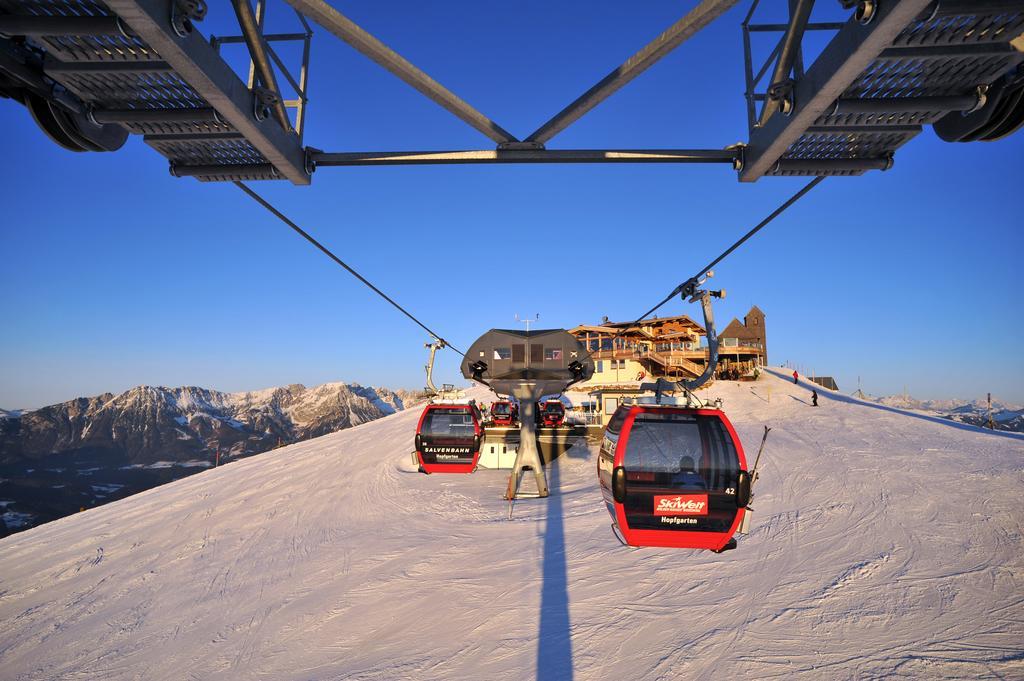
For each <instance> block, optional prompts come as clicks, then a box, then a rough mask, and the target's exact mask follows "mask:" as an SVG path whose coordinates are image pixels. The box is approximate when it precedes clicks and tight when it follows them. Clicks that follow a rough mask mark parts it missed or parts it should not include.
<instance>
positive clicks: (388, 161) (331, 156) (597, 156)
mask: <svg viewBox="0 0 1024 681" xmlns="http://www.w3.org/2000/svg"><path fill="white" fill-rule="evenodd" d="M311 156H312V159H313V161H314V162H315V163H316V164H317V166H392V165H441V164H468V163H730V164H732V163H734V162H736V161H737V160H738V158H739V151H736V150H731V149H621V150H603V149H557V150H544V149H514V150H502V149H498V150H493V149H481V150H471V151H394V152H362V151H357V152H341V153H332V152H324V151H320V152H314V153H313V154H312V155H311Z"/></svg>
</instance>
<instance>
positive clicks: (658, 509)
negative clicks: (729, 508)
mask: <svg viewBox="0 0 1024 681" xmlns="http://www.w3.org/2000/svg"><path fill="white" fill-rule="evenodd" d="M707 514H708V495H707V494H674V495H665V496H662V495H655V497H654V515H707Z"/></svg>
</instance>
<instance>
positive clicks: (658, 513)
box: [598, 404, 749, 551]
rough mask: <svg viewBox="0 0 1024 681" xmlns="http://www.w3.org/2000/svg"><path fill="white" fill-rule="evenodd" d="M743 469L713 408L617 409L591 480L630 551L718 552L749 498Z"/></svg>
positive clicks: (739, 451)
mask: <svg viewBox="0 0 1024 681" xmlns="http://www.w3.org/2000/svg"><path fill="white" fill-rule="evenodd" d="M746 465H747V462H746V458H745V457H744V455H743V446H742V445H741V443H740V441H739V438H738V437H737V436H736V431H735V430H734V429H733V427H732V424H731V423H730V422H729V419H728V418H726V416H725V414H724V413H722V412H721V411H719V410H718V409H692V408H682V407H674V406H664V405H643V404H641V405H623V406H620V407H619V408H618V410H617V411H616V412H615V415H614V416H613V417H612V419H611V421H610V422H609V424H608V427H607V428H606V430H605V436H604V439H603V442H602V444H601V453H600V456H599V457H598V477H599V478H600V483H601V493H602V495H603V496H604V500H605V503H606V504H607V505H608V511H609V512H610V513H611V515H612V518H613V520H614V522H615V524H616V525H617V526H618V528H619V532H620V533H621V535H622V538H623V540H624V541H625V542H626V543H627V544H629V545H630V546H666V547H675V548H690V549H710V550H712V551H721V550H723V549H724V548H725V547H726V544H728V543H729V540H730V539H731V538H732V536H733V534H734V533H735V532H736V529H737V528H738V527H739V524H740V521H741V520H742V519H743V513H744V510H743V507H744V506H746V504H747V503H748V500H749V475H747V473H746V470H745V469H746Z"/></svg>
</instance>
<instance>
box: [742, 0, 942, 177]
mask: <svg viewBox="0 0 1024 681" xmlns="http://www.w3.org/2000/svg"><path fill="white" fill-rule="evenodd" d="M931 2H932V0H899V1H898V2H894V1H890V2H880V3H878V5H877V7H878V9H877V10H876V15H875V16H874V18H873V19H872V21H871V22H870V23H869V24H867V25H864V24H860V23H858V22H857V21H856V20H854V19H850V20H849V21H847V22H846V25H845V26H844V27H843V28H842V29H841V30H840V31H839V33H837V34H836V36H835V37H834V38H833V39H832V40H831V42H829V44H828V46H826V47H825V50H824V51H823V52H822V53H821V55H820V56H819V57H818V58H817V59H816V60H815V62H814V64H813V65H812V66H811V68H810V69H808V70H807V73H806V74H805V75H804V77H803V78H801V79H800V80H799V81H798V82H797V83H796V85H795V86H794V88H793V99H794V104H795V108H794V111H793V114H792V115H790V116H773V117H772V118H771V119H770V120H769V121H768V122H767V123H766V124H765V126H764V127H762V128H758V129H756V130H754V131H753V132H752V133H751V134H750V144H749V145H748V146H747V150H746V159H745V163H744V166H743V170H741V171H740V180H741V181H743V182H753V181H755V180H757V179H758V178H760V177H761V176H762V175H764V174H765V173H766V172H768V171H769V170H770V169H771V168H772V166H773V165H774V164H775V162H776V161H778V160H779V158H780V157H781V156H782V155H783V154H784V153H786V150H787V149H789V147H790V145H792V144H793V143H794V142H795V141H796V140H797V139H798V138H799V137H800V135H801V134H802V133H803V132H804V131H805V130H806V129H807V128H809V127H810V126H812V125H813V124H814V121H815V120H816V119H817V118H818V117H819V116H820V115H821V114H822V113H824V112H825V110H826V109H828V108H829V107H830V106H831V105H832V104H833V103H834V102H835V101H836V100H837V99H838V98H839V96H840V95H842V94H843V91H844V90H846V88H847V87H849V85H850V83H852V82H853V81H854V80H855V79H856V78H857V77H858V76H859V75H860V74H861V73H863V72H864V69H866V68H867V67H868V65H869V64H870V63H871V61H872V60H873V59H875V58H876V57H877V56H878V55H879V54H880V53H881V52H882V50H884V49H885V48H887V47H889V46H890V45H891V44H892V41H893V39H894V38H895V37H896V36H897V35H898V34H899V33H900V31H902V30H903V29H904V28H905V27H906V26H907V25H908V24H910V23H911V22H912V21H914V19H915V18H916V17H917V16H918V15H919V14H920V13H921V12H922V10H924V9H925V8H926V7H927V6H928V5H929V4H930V3H931Z"/></svg>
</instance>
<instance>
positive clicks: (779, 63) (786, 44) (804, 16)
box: [757, 0, 814, 127]
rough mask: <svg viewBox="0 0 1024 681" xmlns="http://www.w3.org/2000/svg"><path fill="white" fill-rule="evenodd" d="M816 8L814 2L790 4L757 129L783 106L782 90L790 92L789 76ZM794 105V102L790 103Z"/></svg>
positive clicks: (795, 0) (799, 0) (805, 0)
mask: <svg viewBox="0 0 1024 681" xmlns="http://www.w3.org/2000/svg"><path fill="white" fill-rule="evenodd" d="M812 7H814V0H794V2H791V3H790V19H789V25H788V26H787V27H786V32H785V34H784V35H783V36H782V42H781V43H780V44H781V47H780V48H779V58H778V59H777V60H776V62H775V70H774V71H773V72H772V80H771V83H769V84H768V99H766V100H765V103H764V106H763V107H762V109H761V118H760V119H759V120H758V123H757V127H763V126H764V124H765V123H767V122H768V119H769V118H771V117H772V115H773V114H774V113H775V112H776V111H778V110H779V108H780V107H781V106H783V100H784V99H785V97H786V94H784V93H783V92H782V90H784V89H785V90H788V89H789V88H788V87H784V86H783V84H784V83H785V84H786V85H787V86H788V85H792V82H793V81H791V80H790V79H789V74H790V72H791V71H792V70H793V63H794V62H795V61H796V56H797V53H798V52H799V51H800V45H801V41H802V40H803V37H804V30H805V28H806V27H807V21H808V19H810V18H811V8H812ZM789 104H790V105H792V102H791V101H790V102H789Z"/></svg>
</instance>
